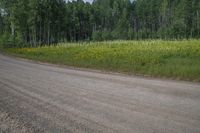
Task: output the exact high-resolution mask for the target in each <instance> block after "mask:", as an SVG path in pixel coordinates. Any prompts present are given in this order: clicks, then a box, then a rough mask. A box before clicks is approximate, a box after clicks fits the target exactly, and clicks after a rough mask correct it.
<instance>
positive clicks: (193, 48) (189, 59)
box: [7, 40, 200, 82]
mask: <svg viewBox="0 0 200 133" xmlns="http://www.w3.org/2000/svg"><path fill="white" fill-rule="evenodd" d="M7 52H9V53H12V54H15V55H18V56H21V57H25V58H29V59H34V60H40V61H45V62H50V63H56V64H64V65H70V66H77V67H86V68H94V69H102V70H111V71H117V72H123V73H131V74H145V75H151V76H157V77H173V78H176V79H184V80H191V81H199V82H200V60H199V59H200V40H187V41H186V40H185V41H161V40H147V41H108V42H92V43H67V44H61V45H58V46H50V47H38V48H22V49H16V48H14V49H7Z"/></svg>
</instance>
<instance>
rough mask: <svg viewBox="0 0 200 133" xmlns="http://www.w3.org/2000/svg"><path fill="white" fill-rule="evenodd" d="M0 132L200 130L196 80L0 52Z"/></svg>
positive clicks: (155, 132) (190, 132)
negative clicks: (104, 70) (78, 66)
mask: <svg viewBox="0 0 200 133" xmlns="http://www.w3.org/2000/svg"><path fill="white" fill-rule="evenodd" d="M0 132H17V133H18V132H20V133H21V132H22V133H23V132H28V133H31V132H35V133H40V132H41V133H43V132H52V133H60V132H61V133H62V132H63V133H64V132H65V133H70V132H72V133H76V132H80V133H84V132H85V133H91V132H95V133H96V132H105V133H107V132H109V133H110V132H114V133H117V132H118V133H200V84H198V83H188V82H181V81H169V80H157V79H147V78H140V77H129V76H123V75H116V74H103V73H99V72H91V71H90V72H89V71H83V70H75V69H70V68H60V67H56V66H53V65H45V64H37V63H34V62H31V61H26V60H22V59H15V58H11V57H6V56H3V55H0Z"/></svg>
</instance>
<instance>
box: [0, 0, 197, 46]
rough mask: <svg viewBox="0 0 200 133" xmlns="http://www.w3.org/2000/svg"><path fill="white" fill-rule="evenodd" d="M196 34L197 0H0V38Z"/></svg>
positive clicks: (35, 42) (44, 41)
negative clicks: (89, 0)
mask: <svg viewBox="0 0 200 133" xmlns="http://www.w3.org/2000/svg"><path fill="white" fill-rule="evenodd" d="M190 38H200V1H199V0H134V1H129V0H94V1H93V2H92V3H89V2H84V1H83V0H77V1H71V2H66V1H65V0H0V43H1V44H2V45H4V47H24V46H29V47H35V46H41V45H50V44H56V43H60V42H77V41H78V42H79V41H104V40H142V39H166V40H174V39H190Z"/></svg>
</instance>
